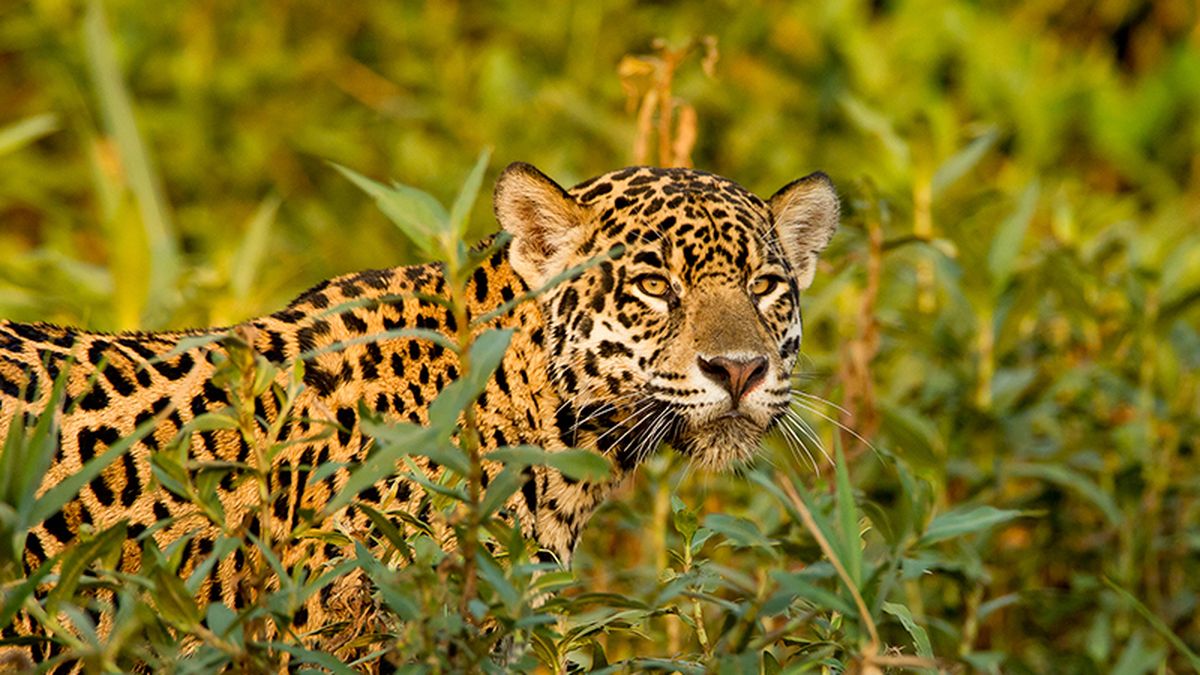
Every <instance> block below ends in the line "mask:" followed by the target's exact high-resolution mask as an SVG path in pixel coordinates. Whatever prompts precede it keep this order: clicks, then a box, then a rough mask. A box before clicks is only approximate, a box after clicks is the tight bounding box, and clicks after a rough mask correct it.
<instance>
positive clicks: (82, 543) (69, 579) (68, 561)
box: [45, 521, 125, 614]
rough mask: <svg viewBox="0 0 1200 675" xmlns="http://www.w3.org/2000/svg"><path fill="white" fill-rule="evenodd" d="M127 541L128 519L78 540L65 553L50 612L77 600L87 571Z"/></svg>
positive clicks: (50, 596) (48, 603)
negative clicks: (78, 590)
mask: <svg viewBox="0 0 1200 675" xmlns="http://www.w3.org/2000/svg"><path fill="white" fill-rule="evenodd" d="M124 541H125V522H124V521H121V522H119V523H117V524H116V525H113V526H112V527H110V528H108V529H106V530H104V531H102V532H100V533H99V534H96V535H95V536H93V537H91V538H89V539H78V540H76V543H75V544H73V545H72V547H71V548H70V549H69V550H68V551H67V552H66V553H64V554H63V556H62V567H60V568H59V571H58V583H57V584H55V586H54V588H53V589H51V591H50V593H49V594H48V595H47V596H46V603H45V606H46V611H47V612H48V613H51V614H52V613H54V612H55V611H57V610H58V608H59V607H60V606H61V605H62V603H64V602H73V601H74V595H75V589H76V588H78V586H79V581H80V578H81V577H82V576H83V573H84V571H85V570H86V569H87V568H88V566H89V565H91V564H92V562H94V561H95V560H97V559H99V558H104V557H106V556H109V555H111V554H112V553H113V552H114V551H116V552H118V553H119V552H120V550H121V543H122V542H124Z"/></svg>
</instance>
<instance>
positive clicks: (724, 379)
mask: <svg viewBox="0 0 1200 675" xmlns="http://www.w3.org/2000/svg"><path fill="white" fill-rule="evenodd" d="M696 361H697V362H698V363H699V365H700V372H702V373H704V374H705V375H707V376H708V378H709V379H710V380H712V381H714V382H716V383H717V384H719V385H721V386H722V387H724V388H725V390H726V391H728V392H729V395H730V396H731V397H733V402H734V403H735V404H736V403H737V402H738V401H741V400H742V397H743V396H745V395H746V394H748V393H750V390H752V389H754V388H755V387H757V386H758V385H759V384H761V383H762V381H763V380H764V379H766V377H767V358H766V357H765V356H755V357H754V358H751V359H730V358H726V357H724V356H717V357H715V358H711V359H706V358H704V357H703V356H701V357H698V358H697V359H696Z"/></svg>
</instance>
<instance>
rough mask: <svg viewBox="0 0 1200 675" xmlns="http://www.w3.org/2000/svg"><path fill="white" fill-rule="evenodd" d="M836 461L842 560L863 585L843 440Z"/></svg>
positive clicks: (854, 507) (837, 445)
mask: <svg viewBox="0 0 1200 675" xmlns="http://www.w3.org/2000/svg"><path fill="white" fill-rule="evenodd" d="M835 452H836V456H835V460H836V463H835V465H834V471H835V474H836V476H835V480H836V483H837V487H836V493H837V507H836V508H837V520H838V530H840V532H841V536H840V537H839V538H838V539H837V541H839V542H840V543H841V546H839V548H840V549H841V553H842V560H843V562H845V564H846V572H848V573H849V574H850V578H851V579H852V580H853V581H854V585H855V586H858V587H860V588H861V587H862V546H861V545H860V543H859V536H858V505H857V504H855V502H854V491H853V490H852V489H851V488H850V471H849V469H847V467H846V456H845V455H844V454H843V453H842V444H841V442H840V441H839V442H837V443H836V448H835Z"/></svg>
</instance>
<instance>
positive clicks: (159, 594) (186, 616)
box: [150, 565, 200, 630]
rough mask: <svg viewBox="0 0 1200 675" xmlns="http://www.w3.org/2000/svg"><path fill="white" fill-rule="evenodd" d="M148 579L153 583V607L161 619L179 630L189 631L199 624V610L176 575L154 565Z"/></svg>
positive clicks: (190, 594) (194, 600)
mask: <svg viewBox="0 0 1200 675" xmlns="http://www.w3.org/2000/svg"><path fill="white" fill-rule="evenodd" d="M150 578H151V580H152V581H153V582H154V593H153V594H152V597H153V598H154V606H155V607H156V608H157V609H158V611H159V614H160V615H161V616H162V618H163V619H166V621H167V622H168V623H170V624H171V625H173V626H175V627H176V628H179V629H181V630H190V629H192V628H194V627H195V626H196V625H197V624H199V622H200V608H198V607H197V606H196V599H195V598H194V597H193V596H192V593H191V592H190V591H189V590H188V589H187V587H186V586H185V585H184V583H183V580H182V579H180V578H179V576H178V575H176V574H175V573H174V572H171V571H169V570H167V569H165V568H164V566H163V565H154V566H153V568H152V569H151V571H150Z"/></svg>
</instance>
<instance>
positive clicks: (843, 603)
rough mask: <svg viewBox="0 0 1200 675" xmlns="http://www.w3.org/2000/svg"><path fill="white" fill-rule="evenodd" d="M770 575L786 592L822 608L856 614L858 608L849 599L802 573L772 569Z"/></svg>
mask: <svg viewBox="0 0 1200 675" xmlns="http://www.w3.org/2000/svg"><path fill="white" fill-rule="evenodd" d="M771 576H772V577H773V578H774V579H775V581H776V582H778V583H779V586H780V587H781V588H783V589H784V590H786V591H787V592H789V593H791V594H793V595H795V596H797V597H799V598H803V599H805V600H807V601H809V602H811V603H812V604H813V605H815V606H817V607H820V608H822V609H826V610H830V611H834V612H841V613H842V614H845V615H846V616H858V610H856V609H855V608H854V606H853V605H851V604H850V602H849V601H847V600H846V599H844V598H843V597H842V596H840V595H838V594H837V593H834V592H833V591H829V590H826V589H824V588H821V587H820V586H817V585H816V584H813V583H811V582H810V581H808V579H806V578H804V576H803V575H802V574H794V573H791V572H785V571H783V570H773V571H772V572H771Z"/></svg>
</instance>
